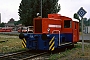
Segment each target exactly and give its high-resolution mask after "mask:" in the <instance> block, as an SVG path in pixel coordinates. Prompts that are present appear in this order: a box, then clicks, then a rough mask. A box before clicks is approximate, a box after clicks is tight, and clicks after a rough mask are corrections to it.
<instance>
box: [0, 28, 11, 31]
mask: <svg viewBox="0 0 90 60" xmlns="http://www.w3.org/2000/svg"><path fill="white" fill-rule="evenodd" d="M11 31H12V29H11V28H1V29H0V32H11Z"/></svg>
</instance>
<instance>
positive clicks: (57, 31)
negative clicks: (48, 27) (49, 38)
mask: <svg viewBox="0 0 90 60" xmlns="http://www.w3.org/2000/svg"><path fill="white" fill-rule="evenodd" d="M55 31H57V32H59V46H60V31H59V30H53V31H52V33H54V32H55Z"/></svg>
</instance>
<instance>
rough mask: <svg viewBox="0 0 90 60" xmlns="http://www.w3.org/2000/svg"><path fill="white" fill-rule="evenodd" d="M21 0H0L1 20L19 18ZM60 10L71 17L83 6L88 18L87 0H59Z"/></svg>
mask: <svg viewBox="0 0 90 60" xmlns="http://www.w3.org/2000/svg"><path fill="white" fill-rule="evenodd" d="M20 2H21V0H0V13H1V22H5V23H7V22H8V21H9V19H11V18H14V19H15V21H17V20H19V15H18V9H19V5H20ZM59 4H60V5H61V10H60V12H59V14H61V15H63V16H68V17H71V18H73V14H74V13H77V12H78V10H79V9H80V8H81V7H83V8H84V10H86V11H87V13H86V14H85V16H84V17H86V18H90V3H89V0H59Z"/></svg>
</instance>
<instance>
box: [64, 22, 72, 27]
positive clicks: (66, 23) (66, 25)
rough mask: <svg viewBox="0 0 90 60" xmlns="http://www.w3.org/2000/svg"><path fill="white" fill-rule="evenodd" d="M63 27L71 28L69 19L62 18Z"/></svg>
mask: <svg viewBox="0 0 90 60" xmlns="http://www.w3.org/2000/svg"><path fill="white" fill-rule="evenodd" d="M64 28H71V20H64Z"/></svg>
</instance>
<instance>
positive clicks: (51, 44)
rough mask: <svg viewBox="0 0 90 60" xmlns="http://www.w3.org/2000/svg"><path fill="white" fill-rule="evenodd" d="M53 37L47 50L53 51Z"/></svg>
mask: <svg viewBox="0 0 90 60" xmlns="http://www.w3.org/2000/svg"><path fill="white" fill-rule="evenodd" d="M54 38H55V36H54V37H53V38H52V39H51V40H50V42H49V50H51V51H53V50H54V49H55V41H54Z"/></svg>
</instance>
